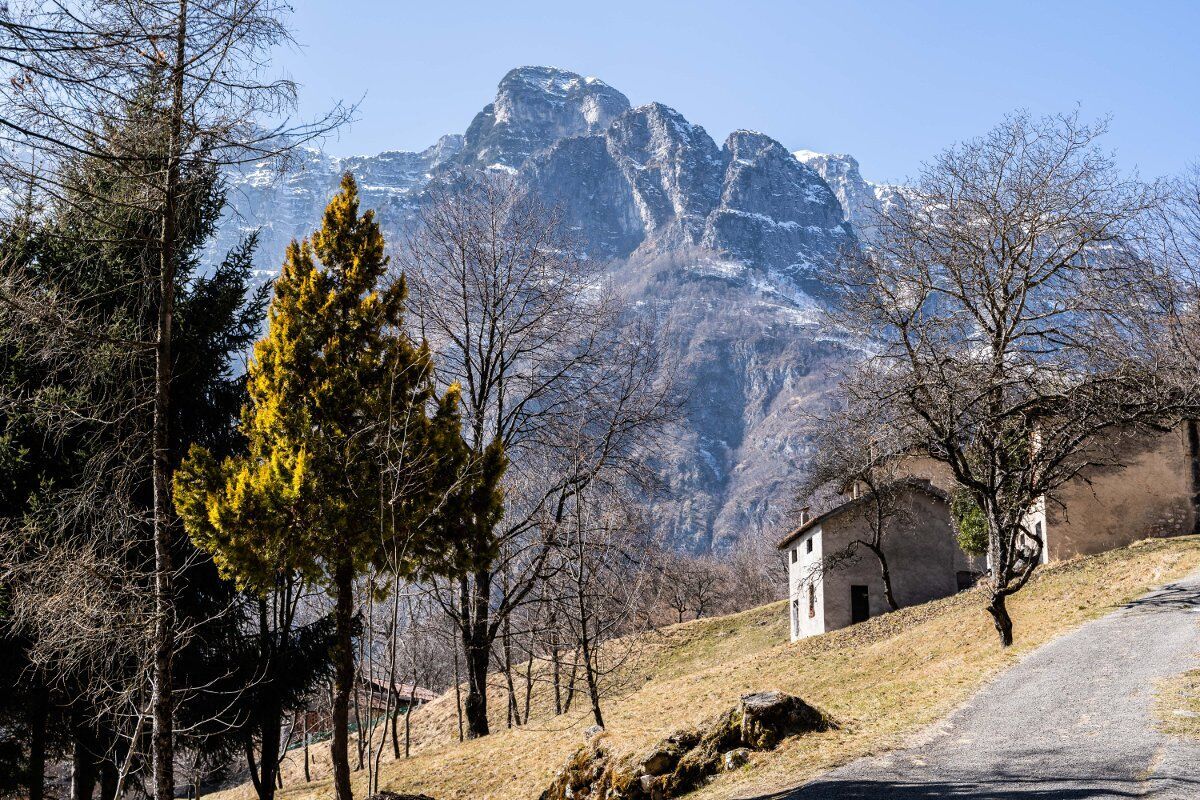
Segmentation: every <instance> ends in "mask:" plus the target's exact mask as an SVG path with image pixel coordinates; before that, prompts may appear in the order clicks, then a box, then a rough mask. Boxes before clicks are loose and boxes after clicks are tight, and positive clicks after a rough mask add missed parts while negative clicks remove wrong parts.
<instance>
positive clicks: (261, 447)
mask: <svg viewBox="0 0 1200 800" xmlns="http://www.w3.org/2000/svg"><path fill="white" fill-rule="evenodd" d="M386 267H387V258H386V256H385V255H384V240H383V236H382V234H381V233H380V230H379V226H378V224H377V223H376V222H375V219H374V214H373V212H371V211H367V212H366V213H364V214H362V215H361V216H360V215H359V207H358V188H357V186H356V184H355V182H354V179H353V177H352V176H350V175H349V174H347V175H346V176H344V177H343V179H342V183H341V190H340V191H339V193H338V194H337V195H336V196H335V197H334V198H333V199H332V201H331V202H330V203H329V206H328V207H327V208H326V210H325V215H324V219H323V224H322V226H321V228H320V230H318V231H317V232H316V233H314V235H313V237H312V239H311V241H309V240H304V241H301V242H293V243H292V244H291V245H290V246H289V248H288V251H287V256H286V259H285V262H284V265H283V270H282V273H281V275H280V277H279V278H278V280H277V281H276V282H275V286H274V297H273V299H272V301H271V306H270V311H269V315H268V329H267V333H266V336H265V338H263V339H262V340H260V341H259V342H258V343H257V345H256V346H255V349H254V358H253V360H252V361H251V363H250V365H249V370H248V375H247V382H248V387H249V402H248V404H247V405H246V407H245V409H244V410H243V415H242V426H243V430H244V432H245V436H246V438H247V443H248V446H247V451H246V452H245V454H244V455H240V456H235V457H231V458H227V459H225V460H223V461H220V462H218V461H217V460H216V459H215V458H214V457H213V456H212V455H211V454H209V453H208V452H207V451H205V450H203V449H201V448H194V449H193V451H192V453H191V454H190V456H189V458H188V460H187V461H186V462H185V463H184V465H183V466H182V467H181V469H180V471H179V473H177V477H176V484H175V490H176V506H177V508H178V510H179V513H180V515H181V517H182V518H183V519H184V522H185V525H186V526H187V528H188V532H189V534H190V535H191V537H192V539H193V541H195V542H196V543H197V544H198V545H199V546H200V547H202V548H203V549H205V550H207V551H209V552H211V553H212V554H213V558H214V560H215V561H216V563H217V565H218V567H219V568H220V569H221V570H222V572H223V574H225V575H227V576H230V577H232V578H234V579H235V580H236V581H237V582H238V583H239V585H241V586H242V587H244V588H250V589H258V590H265V589H267V588H268V587H270V586H271V585H272V584H273V582H274V580H275V577H276V575H278V574H279V573H280V572H281V571H286V572H292V573H295V574H297V575H298V576H300V577H301V578H303V579H304V580H307V581H312V582H315V583H318V584H320V585H323V586H325V587H327V588H328V589H329V591H330V592H331V594H332V595H333V597H334V600H335V603H336V611H335V626H336V636H335V640H336V645H335V647H334V701H333V728H334V729H333V741H332V750H331V756H332V759H333V765H334V787H335V790H336V793H337V797H338V800H350V798H351V791H350V770H349V762H348V759H347V743H348V707H349V706H348V704H349V698H350V693H351V690H352V687H353V682H354V653H353V646H352V638H353V631H354V595H353V592H354V581H355V577H356V576H358V575H360V574H362V573H363V572H364V571H365V570H367V569H368V568H370V567H372V566H375V567H390V568H392V569H402V570H417V569H418V568H419V566H420V564H421V561H422V559H425V558H431V557H432V555H433V554H434V553H437V552H440V551H441V550H443V549H444V543H443V542H442V541H441V540H440V532H441V531H443V530H445V529H446V528H447V526H444V525H438V524H435V523H434V522H433V520H435V519H436V517H437V513H438V509H439V508H443V507H448V506H452V505H458V504H457V503H447V502H446V498H447V497H448V495H449V493H450V492H451V491H452V490H453V489H454V487H455V485H456V483H457V481H458V476H459V475H460V474H461V473H462V469H461V465H462V457H463V454H464V452H465V448H463V446H462V444H461V438H460V433H459V431H460V428H461V422H460V419H459V415H458V392H457V389H456V388H455V387H451V389H450V390H449V391H448V392H447V393H446V395H445V396H443V397H442V398H440V399H439V398H436V397H435V393H434V390H433V385H432V380H431V375H432V362H431V357H430V354H429V351H428V349H427V348H426V347H425V346H424V345H423V344H421V345H418V344H416V343H414V342H413V341H412V340H411V339H410V338H409V337H408V336H407V335H406V334H405V333H404V331H403V328H402V321H403V313H404V302H405V294H406V288H405V284H404V280H403V278H401V279H399V280H396V281H394V282H388V281H387V278H386ZM396 431H402V432H403V436H394V435H391V434H393V433H394V432H396ZM398 443H399V444H398ZM398 476H402V479H400V480H398ZM397 487H399V489H398V488H397ZM398 552H403V553H404V554H405V559H404V560H403V563H399V564H398V563H396V560H395V558H394V557H395V554H396V553H398Z"/></svg>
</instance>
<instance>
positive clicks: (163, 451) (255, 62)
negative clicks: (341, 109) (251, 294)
mask: <svg viewBox="0 0 1200 800" xmlns="http://www.w3.org/2000/svg"><path fill="white" fill-rule="evenodd" d="M285 10H286V5H285V4H284V3H282V2H277V0H205V2H193V0H133V2H125V3H111V2H106V1H105V0H85V2H82V3H72V4H61V3H49V4H47V3H39V2H30V3H27V4H26V3H21V4H9V5H6V6H5V7H4V9H3V11H0V36H2V38H3V42H2V46H3V47H4V51H5V53H6V56H5V59H4V69H5V71H6V74H5V78H6V80H4V81H2V82H0V85H2V88H0V131H3V134H2V138H3V142H4V144H5V145H6V146H5V147H3V148H0V150H2V151H3V153H4V156H3V158H2V159H0V160H2V161H3V163H2V164H0V172H2V173H3V174H4V175H5V176H6V177H8V178H10V180H11V179H15V182H16V183H18V184H20V185H25V183H26V182H29V183H31V184H33V185H35V187H36V191H37V192H39V193H40V194H43V195H46V196H50V197H61V196H62V194H63V192H64V190H66V189H68V188H71V186H72V180H73V177H74V176H73V175H72V174H71V172H70V171H69V170H66V169H64V168H63V166H64V162H67V161H68V160H70V159H72V158H76V157H78V156H86V157H90V158H94V159H100V160H103V161H105V162H107V163H109V164H113V165H119V166H121V167H123V168H124V170H125V175H126V178H127V179H128V181H129V182H132V183H134V184H136V188H137V191H134V192H130V193H127V194H125V195H123V196H119V197H117V196H113V197H107V198H105V200H106V201H108V202H109V203H112V204H115V205H117V206H118V207H121V208H127V209H138V210H144V211H150V212H151V213H153V214H154V215H155V219H156V222H157V224H156V225H155V226H154V229H153V230H154V233H153V235H150V236H146V237H144V238H142V239H140V240H138V241H137V244H138V245H139V246H140V248H141V251H142V252H141V253H140V254H139V257H138V259H137V263H138V264H140V265H141V267H142V271H141V273H140V274H139V275H137V277H136V281H137V283H138V285H140V286H142V287H143V288H144V289H145V290H146V296H147V298H148V300H149V304H150V308H151V309H152V314H151V316H150V319H151V320H152V325H151V326H150V327H149V328H148V329H146V330H141V331H139V332H138V333H139V336H137V337H136V338H134V339H132V340H130V341H129V342H128V344H129V345H130V346H131V347H133V348H134V349H136V350H141V351H144V352H147V353H150V354H152V356H153V362H154V373H153V378H152V380H151V381H150V382H148V383H147V384H146V385H145V397H143V398H141V399H140V402H144V403H145V404H146V405H148V406H149V407H150V409H151V411H152V424H151V429H150V436H149V437H148V440H147V441H146V442H145V443H144V446H145V447H146V448H147V449H148V452H149V454H150V459H149V466H148V469H149V472H150V479H151V480H150V483H151V494H152V497H151V503H150V511H151V513H150V518H149V527H150V529H151V532H152V541H153V543H154V564H153V569H152V577H153V587H152V591H153V597H154V600H155V611H154V627H155V633H154V637H153V644H152V650H153V663H152V670H151V676H150V678H151V680H150V686H151V707H152V741H153V746H152V749H153V755H154V769H153V772H154V795H155V797H156V798H157V800H169V798H171V797H172V796H173V795H174V778H173V766H174V728H173V714H174V709H173V699H174V695H173V678H172V669H173V662H172V656H173V653H174V651H175V649H176V641H175V632H176V622H177V620H176V610H175V607H174V600H175V597H174V595H175V588H174V586H173V583H172V581H173V577H174V574H175V570H176V566H177V565H176V564H175V563H174V561H173V559H172V550H173V542H172V538H173V530H174V528H173V525H172V522H173V520H172V515H171V500H170V496H169V491H170V473H171V463H170V455H169V450H170V441H171V432H170V420H171V416H172V393H171V386H172V377H173V376H172V366H173V363H174V358H173V337H174V331H175V314H176V284H177V281H176V277H177V274H176V270H177V266H178V258H177V255H178V252H179V249H180V247H181V240H180V237H181V231H180V230H179V228H178V212H179V208H180V207H181V206H182V205H183V204H184V203H186V202H187V200H186V198H185V197H184V193H185V192H186V188H185V182H184V179H183V176H184V175H185V174H186V173H187V172H188V171H189V170H194V169H195V168H198V167H201V166H208V167H213V166H220V165H230V164H236V163H241V162H244V161H246V160H249V159H256V158H262V157H264V156H267V155H273V154H277V153H279V152H280V151H282V150H286V149H287V148H288V147H290V146H292V145H294V144H295V143H296V140H297V139H298V138H299V139H303V138H305V136H307V135H309V134H311V133H314V132H315V130H314V129H313V128H306V129H301V130H298V131H297V130H294V129H293V130H290V131H289V130H280V129H274V130H272V129H271V125H270V124H269V122H268V120H267V119H265V118H269V117H271V116H273V115H276V114H278V113H279V112H281V111H286V110H287V109H288V108H290V107H291V105H292V104H293V101H294V96H295V86H294V84H292V83H291V82H290V81H287V80H273V79H271V78H269V77H264V71H263V64H264V60H265V57H266V55H267V54H268V53H269V52H270V51H271V50H272V49H273V48H275V47H277V46H278V45H280V44H282V43H286V42H287V41H289V36H288V31H287V29H286V27H285V26H284V25H283V24H282V22H281V19H282V14H283V12H284V11H285ZM147 87H149V91H150V92H151V95H152V102H153V105H154V107H155V109H156V111H157V113H156V114H155V115H154V116H153V117H152V118H151V119H150V120H148V121H147V120H140V121H139V120H134V119H131V118H129V117H126V116H124V111H125V109H126V106H125V103H124V100H125V99H126V98H129V97H131V96H133V95H135V94H137V93H139V92H143V91H146V90H147ZM338 119H339V117H338V116H337V115H335V117H334V118H332V119H329V120H326V121H325V123H322V124H319V125H317V126H316V130H324V129H326V128H327V127H328V124H327V123H330V122H336V121H338ZM134 122H140V124H141V130H140V133H141V135H140V136H137V137H130V136H128V135H127V134H128V129H129V125H130V124H131V123H134ZM114 131H118V132H120V134H121V137H120V138H119V139H114V138H113V137H112V133H113V132H114ZM288 134H299V135H298V136H296V135H290V136H289V135H288ZM74 188H76V189H82V190H90V189H91V187H81V186H75V187H74ZM116 233H117V232H116V231H113V232H110V234H111V235H115V234H116ZM26 309H27V310H28V306H26ZM60 316H61V314H60ZM63 333H66V334H68V335H75V336H76V337H78V338H79V339H81V340H83V341H86V339H87V336H88V335H89V332H87V331H84V330H80V329H79V328H77V327H75V326H72V327H68V328H65V329H64V331H63ZM91 333H93V334H94V331H91Z"/></svg>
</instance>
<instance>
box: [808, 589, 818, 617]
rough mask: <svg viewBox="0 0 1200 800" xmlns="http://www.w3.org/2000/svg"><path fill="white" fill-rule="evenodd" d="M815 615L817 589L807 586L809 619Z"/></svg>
mask: <svg viewBox="0 0 1200 800" xmlns="http://www.w3.org/2000/svg"><path fill="white" fill-rule="evenodd" d="M816 615H817V587H816V586H813V585H812V584H811V583H810V584H809V585H808V616H809V618H810V619H811V618H812V617H815V616H816Z"/></svg>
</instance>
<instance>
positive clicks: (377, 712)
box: [296, 674, 438, 746]
mask: <svg viewBox="0 0 1200 800" xmlns="http://www.w3.org/2000/svg"><path fill="white" fill-rule="evenodd" d="M390 694H391V698H390V700H389V697H388V695H389V688H388V682H387V681H383V680H378V679H375V678H370V677H367V676H365V675H361V674H360V675H357V676H355V683H354V691H353V693H352V694H351V696H350V723H351V724H350V727H351V728H352V729H357V728H358V726H359V725H362V726H363V727H370V726H372V725H375V724H377V723H378V722H380V721H381V720H383V719H386V718H387V717H388V715H389V713H390V714H391V715H393V716H403V715H404V714H406V713H407V712H408V710H409V708H413V709H416V708H419V707H420V706H422V705H424V704H425V703H428V702H430V701H431V700H436V699H437V698H438V695H437V693H436V692H434V691H432V690H430V689H426V688H424V687H422V686H413V685H412V684H408V683H396V684H392V686H391V690H390ZM299 726H300V728H301V737H302V739H301V743H303V742H308V743H310V744H311V743H312V742H318V741H324V740H325V739H327V738H329V735H330V733H331V731H332V730H333V718H332V714H331V711H330V704H329V698H328V697H320V696H317V697H314V698H313V702H312V704H311V705H310V707H309V708H308V709H307V710H306V711H305V712H303V713H302V714H301V715H300V725H299ZM296 746H299V745H296Z"/></svg>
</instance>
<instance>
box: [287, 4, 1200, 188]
mask: <svg viewBox="0 0 1200 800" xmlns="http://www.w3.org/2000/svg"><path fill="white" fill-rule="evenodd" d="M294 5H295V7H296V9H295V14H294V16H293V19H292V22H293V25H294V28H295V33H296V36H297V39H298V40H299V41H300V43H301V47H299V48H298V49H293V50H289V51H287V52H284V53H282V54H281V55H280V57H279V62H278V63H279V65H281V66H282V68H283V69H284V71H285V72H286V73H287V74H289V75H290V76H291V77H293V78H295V79H296V80H298V81H299V82H300V83H301V84H302V85H303V87H302V90H301V91H302V108H301V110H302V112H305V113H307V114H312V113H315V112H316V111H318V110H320V109H321V108H324V107H327V106H328V104H329V103H331V102H332V101H334V100H337V99H345V100H349V101H355V100H361V103H360V109H359V115H358V119H357V121H356V122H355V123H354V124H353V125H352V126H351V127H350V128H349V129H348V130H345V131H343V132H341V133H340V134H339V135H338V136H337V137H336V138H335V139H333V140H331V141H329V142H327V143H326V147H327V149H328V150H330V152H332V153H335V154H338V155H345V154H351V153H374V152H378V151H380V150H385V149H406V150H407V149H420V148H422V147H425V146H426V145H428V144H430V143H432V142H433V141H434V139H436V138H437V136H439V135H440V134H443V133H452V132H462V131H464V130H465V129H466V127H467V124H468V123H469V122H470V120H471V117H472V116H473V115H474V114H475V112H476V111H478V110H479V109H480V108H481V107H482V106H483V105H484V104H485V103H487V102H489V101H490V99H491V98H492V96H493V95H494V93H495V86H496V83H497V81H499V79H500V77H501V76H502V75H503V74H504V73H505V72H506V71H507V70H508V69H510V68H511V67H514V66H519V65H523V64H552V65H555V66H559V67H564V68H567V69H571V70H574V71H576V72H580V73H583V74H585V75H595V76H597V77H599V78H601V79H603V80H604V81H606V82H608V83H609V84H611V85H613V86H615V87H616V88H618V89H620V90H621V91H622V92H624V93H625V94H626V95H628V96H629V99H630V101H631V102H633V103H634V104H635V105H637V104H640V103H645V102H648V101H650V100H659V101H662V102H663V103H666V104H667V105H670V106H672V107H674V108H676V109H677V110H678V111H680V112H681V113H682V114H683V115H684V116H685V117H687V118H688V119H689V120H691V121H692V122H695V123H699V124H701V125H703V126H704V127H705V128H707V130H708V132H709V133H710V134H711V135H712V136H713V137H714V138H715V139H717V141H718V142H720V141H721V140H722V139H724V137H725V136H726V134H728V133H729V132H730V131H731V130H734V129H736V128H751V129H755V130H761V131H763V132H765V133H767V134H769V135H771V136H773V137H774V138H776V139H778V140H779V141H781V142H783V144H784V145H786V146H787V147H788V148H789V149H793V150H794V149H798V148H807V149H811V150H821V151H832V152H845V153H851V154H853V155H855V156H856V157H857V158H858V159H859V161H860V162H861V164H862V169H863V173H864V175H865V176H866V177H867V178H869V179H874V180H886V181H899V180H902V179H904V178H905V177H906V176H909V175H913V174H915V173H916V171H917V170H918V169H919V166H920V164H921V162H922V161H923V160H926V159H928V158H929V157H930V156H932V155H933V154H934V153H936V152H937V151H938V150H940V149H941V148H943V147H944V146H946V145H948V144H950V143H952V142H954V141H956V140H959V139H962V138H966V137H969V136H972V135H975V134H977V133H981V132H982V131H984V130H986V129H987V128H988V127H990V126H991V125H992V124H994V123H995V122H996V121H997V120H998V119H999V118H1000V117H1001V116H1002V115H1003V114H1004V113H1005V112H1007V111H1011V110H1013V109H1016V108H1027V109H1030V110H1031V111H1034V112H1036V113H1044V112H1053V111H1069V110H1071V109H1073V108H1074V107H1075V106H1076V105H1078V106H1079V108H1080V110H1081V112H1082V113H1083V115H1084V116H1085V117H1098V116H1102V115H1111V116H1112V126H1111V134H1110V136H1109V137H1108V140H1107V145H1108V146H1109V147H1110V148H1111V149H1113V150H1114V151H1115V152H1116V155H1117V158H1118V160H1119V162H1120V163H1121V164H1122V165H1123V166H1125V167H1127V168H1137V169H1139V170H1140V171H1141V173H1142V174H1143V175H1145V176H1151V175H1160V174H1167V173H1173V172H1177V171H1179V170H1180V169H1182V168H1183V167H1184V166H1186V165H1187V164H1189V163H1193V162H1195V161H1198V160H1200V46H1198V42H1197V40H1198V39H1200V2H1133V1H1132V0H1129V1H1127V2H1123V3H1118V2H1101V1H1100V0H1092V2H1067V1H1065V0H1064V1H1061V2H1053V1H1052V0H1043V2H1032V0H1030V1H1029V2H1015V1H1014V2H1004V3H1002V2H968V1H967V0H962V1H961V2H932V1H930V2H902V1H900V0H896V1H894V2H838V0H824V1H823V2H783V1H782V0H779V1H776V2H771V1H769V0H761V1H755V0H749V1H745V0H743V1H742V2H739V1H738V0H724V2H706V0H695V1H694V2H676V1H675V0H670V1H669V2H668V1H667V0H640V1H638V0H591V1H590V2H572V0H560V2H515V1H514V2H475V0H470V1H469V2H451V1H450V0H441V2H436V1H434V0H422V2H415V3H414V2H406V1H402V0H298V2H296V3H295V4H294Z"/></svg>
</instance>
